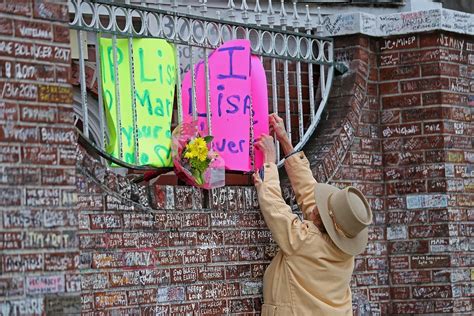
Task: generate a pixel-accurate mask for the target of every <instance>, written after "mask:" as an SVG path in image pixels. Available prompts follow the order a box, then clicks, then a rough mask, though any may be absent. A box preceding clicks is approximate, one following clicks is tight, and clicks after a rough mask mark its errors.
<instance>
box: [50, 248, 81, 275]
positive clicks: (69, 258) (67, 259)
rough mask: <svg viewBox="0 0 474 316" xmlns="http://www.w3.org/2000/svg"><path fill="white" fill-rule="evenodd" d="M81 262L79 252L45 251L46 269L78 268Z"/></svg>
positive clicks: (63, 269)
mask: <svg viewBox="0 0 474 316" xmlns="http://www.w3.org/2000/svg"><path fill="white" fill-rule="evenodd" d="M78 263H79V253H78V252H62V253H45V254H44V269H45V271H66V270H76V269H77V268H78Z"/></svg>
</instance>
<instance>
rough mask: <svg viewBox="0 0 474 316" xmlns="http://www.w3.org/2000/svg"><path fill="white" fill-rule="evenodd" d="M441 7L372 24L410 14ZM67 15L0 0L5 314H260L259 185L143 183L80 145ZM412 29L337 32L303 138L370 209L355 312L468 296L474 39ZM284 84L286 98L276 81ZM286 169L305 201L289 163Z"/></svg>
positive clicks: (321, 170) (263, 232)
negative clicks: (323, 90)
mask: <svg viewBox="0 0 474 316" xmlns="http://www.w3.org/2000/svg"><path fill="white" fill-rule="evenodd" d="M448 13H449V12H448ZM429 14H431V15H433V14H434V13H433V12H431V13H429ZM446 14H447V13H446ZM431 15H429V19H428V18H425V19H424V20H417V19H420V17H421V16H423V14H417V15H407V16H404V19H405V20H404V21H405V23H404V24H400V25H398V24H396V23H395V22H396V21H398V20H397V17H396V16H392V17H391V18H392V20H393V21H395V22H393V23H392V24H393V25H392V24H390V23H389V22H387V21H386V20H384V19H382V18H380V19H379V20H380V21H379V22H377V23H379V24H380V25H379V24H376V25H379V26H380V27H382V26H383V30H385V31H387V30H394V29H395V30H396V31H397V32H398V31H400V32H401V31H405V29H404V28H407V27H409V26H410V27H413V25H414V24H413V21H414V20H416V21H421V22H423V23H425V24H426V23H428V22H429V21H431V20H430V19H434V18H436V16H435V17H432V16H431ZM433 16H434V15H433ZM363 17H364V19H365V18H367V17H366V16H363ZM458 18H459V19H461V18H462V16H459V17H458ZM67 19H68V17H67V11H66V5H65V4H64V3H63V4H61V3H58V2H54V1H27V0H25V1H16V2H15V3H13V2H12V3H9V2H8V3H7V1H4V3H3V2H1V1H0V24H1V27H0V91H1V92H2V93H1V95H0V97H1V99H0V315H35V314H36V315H41V314H46V315H63V314H65V315H72V314H77V313H79V312H81V313H82V314H83V315H186V314H193V313H194V314H201V315H222V314H232V315H235V314H241V315H253V314H259V313H260V310H261V307H260V306H261V304H262V279H263V274H264V272H265V269H266V267H267V266H268V264H269V262H270V261H271V259H272V258H273V256H274V255H275V253H276V252H277V251H278V248H277V246H276V245H275V243H274V241H273V240H272V237H271V233H270V232H269V231H268V229H267V228H266V225H265V222H264V221H263V218H262V216H261V214H260V211H259V208H258V203H257V199H256V192H255V190H254V188H253V187H251V186H226V187H224V188H221V189H217V190H213V191H210V192H208V191H201V190H197V189H194V188H191V187H187V186H170V185H160V184H158V182H157V181H156V180H153V181H151V182H144V183H140V184H136V183H134V182H133V181H131V179H133V177H128V178H127V177H124V176H120V175H118V174H117V173H116V172H114V171H113V170H111V169H110V168H106V167H105V165H104V163H103V162H102V161H100V160H99V159H97V157H95V155H94V154H93V153H91V152H87V151H86V150H85V149H84V148H82V147H81V146H80V145H78V144H77V141H76V136H75V132H74V127H73V125H74V121H73V108H72V105H71V103H72V98H73V97H72V92H71V86H70V82H72V83H73V84H74V83H75V82H76V81H77V80H74V79H73V80H70V78H76V79H77V78H78V75H77V68H73V69H76V72H75V70H72V71H71V56H70V48H69V39H68V37H69V34H68V32H67V29H66V28H67V25H66V20H67ZM354 21H355V20H353V19H349V18H346V19H333V20H331V19H329V20H328V21H326V22H327V23H333V25H332V26H331V27H332V28H331V30H341V29H342V30H346V29H349V26H350V25H349V24H350V23H354ZM377 21H378V20H377ZM427 21H428V22H427ZM326 22H325V23H326ZM365 22H367V24H360V23H355V24H354V25H359V26H360V25H362V26H364V30H363V31H364V32H366V31H367V30H368V26H370V25H371V24H370V22H371V21H369V20H367V21H365ZM374 23H375V22H374ZM425 24H423V25H425ZM428 24H429V23H428ZM348 25H349V26H348ZM397 25H398V26H397ZM429 25H431V24H429ZM388 26H390V27H392V28H388ZM395 26H397V27H398V28H395ZM365 27H367V29H366V28H365ZM420 27H421V26H420ZM445 27H446V28H449V27H451V26H449V25H448V24H445ZM381 29H382V28H381ZM412 30H413V29H412ZM387 32H388V31H387ZM355 33H357V32H355ZM366 33H367V32H366ZM406 33H407V34H404V35H397V36H390V37H388V36H385V35H384V36H383V37H380V36H379V37H371V36H367V35H360V34H352V35H346V36H337V34H330V35H334V36H335V38H334V41H335V42H334V43H335V51H334V53H335V59H336V60H337V61H338V62H340V63H342V64H344V65H345V66H346V67H347V68H348V71H347V72H346V73H344V74H338V75H337V76H336V77H335V78H334V82H333V87H332V90H331V95H330V98H329V100H328V104H327V107H326V109H325V111H324V112H323V115H322V118H321V121H320V123H319V125H318V127H317V129H316V131H315V133H314V135H313V137H312V138H311V140H310V141H309V142H308V144H307V145H306V147H305V152H306V155H307V156H308V158H309V160H310V162H311V168H312V170H313V173H314V176H315V178H316V179H317V180H318V181H320V182H329V183H331V184H334V185H337V186H340V187H343V186H347V185H353V186H356V187H358V188H359V189H361V190H362V191H363V192H364V193H365V194H366V196H367V198H368V200H369V203H370V205H371V206H372V209H373V212H374V224H373V225H372V226H371V227H370V229H369V239H370V240H369V245H368V247H367V249H366V251H365V252H364V253H363V254H361V255H360V256H358V257H357V258H356V261H355V271H354V276H353V280H352V284H351V285H352V293H353V310H354V312H355V314H356V315H386V314H470V313H471V312H472V293H473V292H472V284H473V273H472V266H474V263H473V257H474V256H473V249H474V245H473V242H472V239H473V238H472V237H473V228H472V227H473V225H472V222H473V220H474V211H473V206H474V204H473V203H474V202H473V200H474V199H473V198H474V185H473V178H474V171H473V160H474V151H473V147H472V146H473V143H472V134H473V131H472V128H473V126H472V104H474V89H473V88H472V83H473V81H474V66H473V65H474V39H473V38H472V36H468V35H459V34H454V33H449V32H445V31H432V32H418V33H416V32H408V31H407V32H406ZM89 48H91V47H89ZM89 56H91V59H90V60H89V61H88V63H87V65H86V66H87V68H86V77H87V78H88V79H87V83H88V84H89V85H88V89H89V93H90V94H91V97H94V96H96V87H97V86H96V81H94V79H93V78H94V67H93V66H94V60H93V56H94V54H93V52H92V53H90V54H89ZM265 65H266V70H269V69H268V67H269V64H268V63H265ZM281 69H282V68H281V65H280V64H279V65H277V70H278V71H279V73H281ZM289 72H290V77H289V78H290V79H289V84H290V86H291V87H290V90H289V92H290V98H291V100H292V101H294V102H293V103H292V106H293V108H294V107H295V105H296V104H297V102H298V97H297V95H298V93H297V91H296V90H295V88H294V85H295V81H296V80H295V76H294V74H295V69H294V68H293V67H292V66H290V69H289ZM302 73H303V74H304V78H306V77H307V73H308V70H307V69H305V68H303V69H302ZM279 78H281V76H280V75H279V76H278V77H277V79H279ZM89 79H90V80H89ZM268 81H269V82H270V81H271V78H270V77H269V78H268ZM309 82H310V81H309V80H306V79H305V80H303V82H302V85H303V86H304V87H307V86H308V85H309ZM315 90H316V92H317V91H318V89H317V88H316V89H315ZM270 95H271V93H270ZM278 96H279V97H278V100H277V101H278V102H277V106H278V107H281V105H282V104H283V103H284V102H283V101H284V100H283V99H282V96H284V91H282V90H281V85H280V86H279V89H278ZM302 97H303V98H304V99H305V100H302V104H303V106H304V108H305V124H307V122H308V121H309V119H308V115H307V114H308V111H307V108H308V103H309V102H308V100H306V99H307V98H308V96H307V95H302ZM280 111H281V112H283V111H284V109H283V110H281V109H280ZM292 112H295V111H292ZM292 126H293V128H295V127H296V126H297V121H295V122H294V124H292ZM293 132H294V133H295V134H297V130H294V131H293ZM282 184H283V186H284V188H283V193H284V198H285V199H286V200H287V201H288V202H289V203H290V204H291V205H292V206H293V208H294V210H295V211H296V209H297V207H296V204H295V201H294V196H293V194H292V192H291V189H290V188H289V187H288V182H287V181H286V180H285V175H284V173H283V172H282Z"/></svg>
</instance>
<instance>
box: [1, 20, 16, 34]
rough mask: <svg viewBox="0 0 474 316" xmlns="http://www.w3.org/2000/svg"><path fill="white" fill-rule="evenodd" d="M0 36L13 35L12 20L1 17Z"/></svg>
mask: <svg viewBox="0 0 474 316" xmlns="http://www.w3.org/2000/svg"><path fill="white" fill-rule="evenodd" d="M0 35H13V20H12V19H9V18H6V17H2V19H1V20H0Z"/></svg>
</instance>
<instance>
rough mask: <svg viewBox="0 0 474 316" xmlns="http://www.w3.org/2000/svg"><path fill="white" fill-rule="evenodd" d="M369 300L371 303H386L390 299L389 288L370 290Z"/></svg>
mask: <svg viewBox="0 0 474 316" xmlns="http://www.w3.org/2000/svg"><path fill="white" fill-rule="evenodd" d="M369 298H370V300H371V302H378V301H387V300H389V299H390V288H389V287H377V288H370V289H369Z"/></svg>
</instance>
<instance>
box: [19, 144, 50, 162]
mask: <svg viewBox="0 0 474 316" xmlns="http://www.w3.org/2000/svg"><path fill="white" fill-rule="evenodd" d="M21 153H22V158H21V159H22V162H24V163H33V164H45V165H55V164H57V161H58V153H57V150H56V148H54V147H22V148H21Z"/></svg>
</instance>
